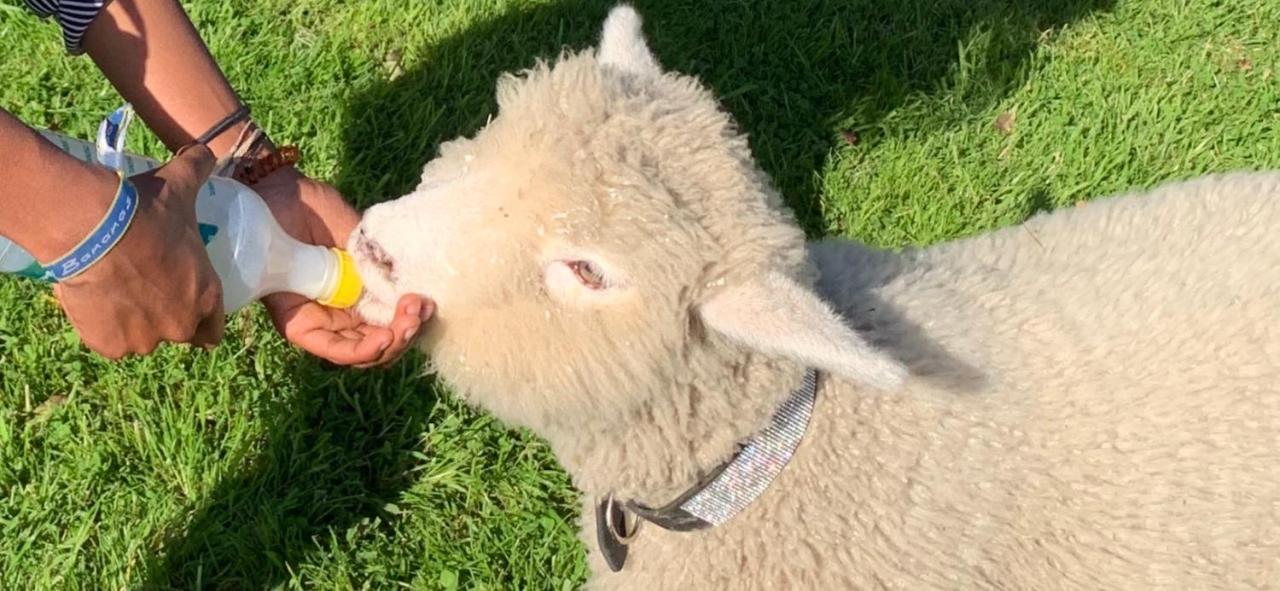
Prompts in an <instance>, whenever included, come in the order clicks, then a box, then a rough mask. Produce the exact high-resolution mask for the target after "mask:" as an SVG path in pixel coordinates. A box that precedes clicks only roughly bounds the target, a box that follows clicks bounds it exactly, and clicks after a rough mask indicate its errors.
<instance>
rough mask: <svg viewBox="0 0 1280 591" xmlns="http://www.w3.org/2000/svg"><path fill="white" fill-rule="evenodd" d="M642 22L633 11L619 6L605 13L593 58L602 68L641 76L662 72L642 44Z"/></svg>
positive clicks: (627, 6) (646, 46)
mask: <svg viewBox="0 0 1280 591" xmlns="http://www.w3.org/2000/svg"><path fill="white" fill-rule="evenodd" d="M642 24H643V23H642V21H641V19H640V15H639V14H638V13H637V12H636V11H635V9H634V8H632V7H631V6H629V5H627V4H619V5H618V6H615V7H614V9H613V10H611V11H609V17H608V18H606V19H605V21H604V33H603V34H601V36H600V49H599V50H598V51H597V53H596V58H597V59H598V60H599V62H600V64H601V65H603V66H612V67H614V68H617V69H619V70H621V71H623V72H628V73H632V74H643V75H656V74H660V73H662V68H660V67H659V66H658V60H657V59H654V57H653V52H651V51H649V45H648V44H647V43H645V40H644V32H643V31H642V30H641V25H642Z"/></svg>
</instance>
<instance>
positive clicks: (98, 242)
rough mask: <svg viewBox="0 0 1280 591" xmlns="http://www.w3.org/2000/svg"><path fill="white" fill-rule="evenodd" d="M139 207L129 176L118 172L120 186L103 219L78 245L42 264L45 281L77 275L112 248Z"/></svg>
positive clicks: (136, 194) (63, 279)
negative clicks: (126, 176) (53, 259)
mask: <svg viewBox="0 0 1280 591" xmlns="http://www.w3.org/2000/svg"><path fill="white" fill-rule="evenodd" d="M137 211H138V190H137V189H136V188H135V187H134V186H133V183H131V182H129V179H127V178H124V175H120V187H119V188H118V189H117V190H116V198H115V200H114V201H112V202H111V208H110V209H108V210H107V215H106V216H105V217H103V218H102V223H100V224H98V227H97V228H95V229H94V230H93V232H91V233H90V234H89V236H88V237H86V238H85V239H84V240H82V241H81V242H80V245H79V246H76V247H75V248H73V249H71V250H70V251H69V252H68V253H67V254H65V255H62V256H61V257H59V258H58V259H57V260H55V261H53V262H52V263H49V264H47V265H43V266H44V268H45V279H46V280H48V281H66V280H68V279H71V278H72V277H75V276H76V275H79V274H81V273H83V272H85V271H86V270H88V269H89V267H92V266H93V265H94V264H95V263H97V262H98V261H100V260H102V257H104V256H106V255H107V253H109V252H111V249H112V248H115V245H116V244H119V242H120V239H121V238H122V237H124V233H125V231H126V230H128V229H129V224H130V223H132V222H133V215H134V214H135V213H137Z"/></svg>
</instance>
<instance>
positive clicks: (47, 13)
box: [26, 0, 108, 54]
mask: <svg viewBox="0 0 1280 591" xmlns="http://www.w3.org/2000/svg"><path fill="white" fill-rule="evenodd" d="M107 1H108V0H26V2H27V7H28V8H30V9H31V10H32V11H34V12H35V13H36V14H38V15H40V16H42V17H53V18H54V19H55V20H57V21H58V25H59V26H61V27H62V41H63V43H65V44H66V46H67V51H68V52H69V53H72V54H79V53H83V52H84V49H83V48H82V47H80V42H81V41H82V40H83V39H84V32H85V30H86V29H88V28H89V23H92V22H93V19H94V18H96V17H97V16H98V13H99V12H101V11H102V6H103V5H104V4H106V3H107Z"/></svg>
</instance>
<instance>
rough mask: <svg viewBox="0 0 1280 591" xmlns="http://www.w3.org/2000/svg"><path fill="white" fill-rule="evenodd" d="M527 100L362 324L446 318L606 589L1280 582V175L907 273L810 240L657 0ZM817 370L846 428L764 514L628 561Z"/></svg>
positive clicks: (423, 231)
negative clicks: (555, 490) (413, 299)
mask: <svg viewBox="0 0 1280 591" xmlns="http://www.w3.org/2000/svg"><path fill="white" fill-rule="evenodd" d="M498 103H499V110H500V112H499V114H498V116H497V117H496V118H494V119H493V120H492V122H491V123H490V124H488V125H487V126H486V127H485V129H484V130H482V131H481V132H480V133H479V134H477V136H476V137H475V138H472V139H463V140H458V141H455V142H451V143H450V144H448V145H446V146H444V147H442V150H441V155H440V157H439V158H437V159H436V160H434V161H433V162H432V163H430V164H429V165H428V166H427V168H426V169H425V170H424V173H423V182H422V184H421V185H420V186H419V187H418V189H417V190H415V192H414V193H413V194H411V195H408V196H406V197H405V198H403V199H399V200H397V201H395V202H393V203H387V204H383V205H379V206H377V207H375V208H374V209H372V210H370V211H369V212H368V213H367V214H366V216H365V218H364V220H363V221H362V223H361V229H360V231H359V232H358V233H356V234H355V239H354V241H353V244H352V245H351V248H350V250H351V251H352V252H353V253H355V254H356V257H357V259H358V261H359V262H360V264H361V269H362V274H363V275H365V279H366V286H367V287H368V290H367V291H366V295H367V296H368V297H366V298H365V300H364V302H363V303H362V307H361V312H362V313H363V314H366V315H367V316H369V317H371V318H373V319H375V320H377V319H382V320H386V319H387V318H388V317H389V314H390V312H389V311H390V307H389V305H388V304H387V303H388V302H394V301H396V296H397V295H398V294H400V293H404V292H417V293H425V294H428V295H430V296H432V297H433V298H435V299H436V301H437V302H438V303H439V308H438V310H439V313H438V314H437V316H436V318H435V320H434V321H433V324H432V325H431V327H430V328H429V330H428V332H427V338H426V341H425V347H426V348H427V349H428V350H429V351H430V353H431V354H432V358H433V361H434V365H435V366H436V368H437V369H438V370H439V372H440V374H441V375H442V376H444V377H445V378H447V379H448V380H449V381H450V383H451V384H453V385H454V387H455V388H456V390H457V391H458V392H459V393H461V394H462V395H463V396H466V397H467V398H468V399H469V400H471V401H472V402H473V403H475V404H477V405H479V406H481V407H483V408H485V409H486V410H488V411H489V412H492V413H493V414H495V415H497V416H498V417H500V418H501V419H503V420H506V421H509V422H511V423H513V424H517V425H521V426H525V427H528V428H530V429H533V430H534V431H536V432H537V433H538V434H540V435H542V436H543V437H545V438H546V439H547V440H548V441H549V442H550V444H551V445H552V446H553V448H554V449H555V452H556V455H557V457H558V458H559V459H560V461H561V463H562V464H563V465H564V467H565V468H566V469H567V470H568V471H569V472H570V473H571V474H572V475H573V479H574V483H575V484H576V485H577V486H578V488H580V489H581V490H582V491H583V493H584V501H585V502H586V503H587V508H588V510H587V511H585V512H584V513H583V516H584V522H585V523H584V526H585V527H584V533H583V539H584V542H586V544H587V547H588V549H589V555H590V558H589V560H590V561H591V564H592V570H593V572H594V578H593V580H592V586H594V587H599V588H607V589H638V590H642V591H655V590H665V589H681V590H684V589H693V590H701V589H733V590H739V589H770V590H772V589H787V590H790V589H818V590H823V591H827V590H831V589H869V588H885V587H887V588H896V589H908V590H915V589H925V588H935V589H1028V590H1036V591H1040V590H1045V589H1060V588H1070V589H1081V590H1094V589H1152V588H1165V589H1204V588H1221V589H1227V588H1230V589H1239V588H1260V587H1265V586H1271V587H1276V586H1280V330H1277V328H1276V319H1275V315H1276V314H1277V313H1280V287H1277V286H1280V232H1278V230H1280V206H1278V205H1277V203H1280V174H1257V175H1239V176H1232V177H1223V178H1216V179H1215V178H1211V179H1206V180H1202V181H1199V182H1195V183H1191V184H1181V185H1172V186H1166V187H1164V188H1162V189H1160V190H1158V191H1157V192H1156V194H1153V195H1147V196H1141V197H1127V198H1123V199H1116V200H1105V201H1098V202H1095V203H1092V204H1090V205H1088V206H1086V207H1083V208H1072V209H1070V210H1067V211H1061V212H1056V213H1052V214H1047V215H1044V216H1040V217H1037V218H1035V219H1033V220H1031V221H1030V222H1028V223H1026V224H1025V225H1023V226H1022V227H1016V228H1010V229H1005V230H1001V231H997V232H994V233H991V234H987V235H985V236H981V237H977V238H973V239H969V240H964V241H959V242H956V243H952V244H946V245H941V246H937V247H934V248H930V249H926V250H924V251H921V252H914V253H908V254H902V255H894V254H889V253H880V252H873V251H870V250H867V249H864V248H861V247H858V246H856V245H851V244H824V245H816V246H811V247H806V245H805V243H804V235H803V233H802V232H801V231H800V230H799V229H798V228H797V227H796V225H795V223H794V220H793V219H792V218H791V216H790V214H789V212H787V211H786V210H785V208H783V207H782V203H781V199H780V198H779V197H778V195H777V193H776V192H775V191H774V190H773V189H772V188H770V186H769V183H768V179H767V178H766V177H765V176H764V175H763V174H762V173H761V172H760V171H759V169H758V167H757V166H756V165H755V163H754V162H753V160H752V157H751V153H750V150H749V147H748V145H747V142H746V140H745V138H743V137H742V136H741V134H739V133H738V132H737V131H736V129H735V128H734V126H733V125H732V122H731V121H730V119H729V117H728V116H727V115H726V114H724V113H723V112H722V111H721V110H720V109H718V107H717V105H716V103H715V101H714V99H713V97H712V96H711V95H710V93H708V92H706V90H705V89H704V88H702V87H701V85H699V84H698V83H697V81H696V80H693V79H691V78H688V77H684V76H679V75H676V74H672V73H668V72H664V71H662V70H661V68H660V67H659V66H658V65H657V62H656V60H655V59H654V57H653V56H652V55H651V54H650V53H649V51H648V49H647V47H646V45H645V43H644V40H643V38H642V36H641V34H640V23H639V19H638V17H636V15H635V14H634V12H632V11H630V10H628V9H621V10H617V11H615V12H614V13H613V14H612V15H611V16H610V18H609V20H608V21H607V23H606V26H605V33H604V39H603V41H602V43H601V47H600V50H599V51H593V52H584V53H581V54H577V55H572V56H565V57H564V58H563V59H562V60H560V61H559V63H557V64H556V65H555V67H554V68H552V67H549V66H545V65H544V66H540V67H538V68H535V69H534V70H533V71H531V72H527V73H526V74H525V75H524V76H523V77H520V78H508V79H506V80H504V82H503V83H501V84H500V86H499V92H498ZM811 262H813V263H816V264H810V263H811ZM814 267H816V270H817V271H818V272H819V273H818V274H819V275H820V277H821V278H820V279H819V281H818V283H817V286H816V287H817V289H816V291H817V293H821V294H823V295H825V296H826V299H827V300H828V301H829V302H832V303H834V304H835V307H836V308H838V309H839V311H840V312H841V313H843V315H844V319H843V320H842V319H841V318H840V317H838V316H837V315H836V314H834V313H833V312H832V310H831V309H830V306H828V305H827V304H826V303H824V302H823V301H822V300H821V299H819V297H818V296H816V295H815V291H814V289H813V287H814V286H813V280H814V273H813V271H814V270H815V269H814ZM849 325H853V326H856V327H858V329H859V331H860V332H855V331H854V330H851V329H850V327H849ZM806 367H816V368H819V369H821V370H823V373H824V380H823V382H822V387H821V390H820V393H819V397H818V401H817V406H816V409H815V414H814V416H813V418H812V421H811V423H810V425H809V428H808V433H807V434H806V436H805V438H804V440H803V442H802V443H801V447H800V448H799V450H798V453H797V455H796V457H795V458H794V460H793V461H792V462H791V463H790V464H789V465H788V466H787V467H786V468H785V470H783V471H782V473H781V474H780V475H779V476H778V478H777V480H776V481H774V483H773V485H772V486H771V487H770V488H769V489H768V490H766V491H765V492H764V494H763V496H761V497H760V498H759V499H757V500H756V501H755V502H754V503H753V504H751V505H750V506H749V507H748V508H747V509H746V511H745V512H743V513H742V514H740V515H738V516H737V517H735V518H733V519H732V520H730V521H729V522H727V523H725V524H723V525H721V526H719V527H716V528H714V529H710V530H706V531H700V532H693V533H671V532H666V531H663V530H661V529H659V528H657V527H656V526H653V525H647V526H645V527H643V529H642V530H641V531H640V533H639V535H638V537H637V538H636V539H635V541H634V542H633V545H632V546H631V548H630V552H629V558H628V560H627V563H626V565H625V567H624V569H623V570H622V571H621V572H619V573H612V572H610V571H609V570H608V569H607V568H606V567H605V566H604V564H603V561H602V560H601V559H600V557H599V555H598V554H597V552H596V550H595V549H596V540H595V527H594V526H595V524H594V523H593V522H592V519H593V515H594V512H593V511H592V510H590V509H591V505H592V504H593V503H594V502H595V501H596V500H597V499H598V498H600V497H602V496H604V495H609V494H613V495H615V496H616V497H617V498H621V499H628V500H634V501H637V502H641V503H644V504H646V505H649V506H651V507H653V506H662V505H665V504H666V503H667V502H668V501H670V500H672V499H674V498H676V497H677V496H678V495H679V494H680V493H681V492H683V491H684V490H686V489H688V488H689V487H690V486H692V485H693V484H694V483H695V482H697V480H698V479H699V477H700V476H701V475H702V474H705V473H706V472H707V471H709V470H711V469H714V468H715V467H716V466H718V465H719V464H720V463H722V462H723V461H724V460H725V459H727V458H728V457H729V456H730V455H731V454H732V451H733V449H734V446H735V444H736V443H737V442H739V441H742V440H744V439H746V438H748V437H750V436H751V435H752V433H753V432H754V431H756V430H757V429H759V428H760V427H761V426H762V425H764V424H765V423H766V422H767V421H768V419H769V416H770V415H771V414H772V413H773V412H774V410H775V409H776V408H777V406H778V404H779V402H780V401H781V400H783V399H784V397H785V396H786V395H787V394H788V392H789V391H790V390H791V389H792V388H794V387H795V386H797V385H798V384H799V382H800V379H801V376H802V372H803V371H804V369H805V368H806ZM904 374H909V375H908V376H907V377H906V380H905V382H903V381H902V376H903V375H904ZM899 384H901V387H899V388H897V389H895V386H898V385H899Z"/></svg>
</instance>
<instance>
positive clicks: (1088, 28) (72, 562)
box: [0, 0, 1280, 589]
mask: <svg viewBox="0 0 1280 591" xmlns="http://www.w3.org/2000/svg"><path fill="white" fill-rule="evenodd" d="M0 2H3V3H0V80H3V81H4V83H3V84H2V85H0V107H3V108H5V109H7V110H9V111H11V112H13V113H15V114H16V115H18V116H19V117H21V118H22V119H24V120H25V121H27V122H29V123H31V124H33V125H37V126H53V127H56V128H58V129H62V130H64V131H66V132H69V133H72V134H74V135H78V136H81V137H90V135H91V132H92V131H93V130H94V129H95V127H96V124H97V121H98V118H99V117H101V116H102V115H103V114H105V113H107V112H109V111H110V109H112V108H114V107H115V106H117V104H118V101H119V99H118V98H117V97H116V96H115V95H114V93H113V91H112V90H111V89H110V87H109V86H107V85H106V84H105V83H104V82H103V81H102V80H101V79H100V78H99V76H98V75H97V73H96V71H95V69H94V68H93V65H92V63H91V62H89V61H88V60H87V59H83V58H80V59H69V58H67V57H65V56H63V55H62V53H61V50H60V44H59V39H58V35H57V34H56V32H55V30H54V29H53V28H52V27H51V26H50V25H48V24H47V23H42V22H39V21H37V20H36V19H34V18H32V17H30V16H29V15H27V14H25V13H24V12H23V11H22V10H20V9H19V8H17V4H16V0H0ZM637 4H638V7H639V8H640V10H641V12H642V14H644V15H645V16H646V18H647V21H648V22H647V27H646V28H647V29H648V31H649V33H650V35H651V37H652V40H653V45H654V47H655V49H656V50H657V53H658V54H659V57H660V59H661V60H662V61H663V62H664V64H665V65H667V66H668V67H670V68H673V69H677V70H681V71H684V72H689V73H693V74H696V75H698V76H700V77H701V78H702V79H703V80H705V81H706V82H707V83H708V84H710V85H711V86H712V87H713V88H714V89H715V90H716V92H717V93H718V94H719V95H720V96H722V97H724V99H725V103H726V105H727V107H728V108H729V109H730V110H731V111H732V112H733V113H734V114H735V115H736V116H737V117H738V119H739V121H740V122H741V124H742V126H743V128H744V129H745V130H746V131H748V132H749V133H750V134H751V137H752V143H753V147H754V149H755V151H756V154H757V157H758V158H759V161H760V162H761V164H762V166H764V168H765V169H766V170H767V171H768V172H769V173H770V174H771V175H773V176H774V178H775V179H776V181H777V183H778V184H779V186H780V187H782V189H783V191H784V193H785V195H786V197H787V199H788V201H789V203H790V204H791V205H792V206H793V207H794V208H795V209H796V211H797V212H798V213H799V215H800V218H801V220H802V222H803V223H804V225H805V226H806V229H807V230H808V231H809V232H810V233H811V234H812V235H815V236H817V235H823V234H841V235H846V236H852V237H857V238H859V239H862V240H866V241H869V242H872V243H875V244H882V245H890V246H898V245H905V244H926V243H931V242H936V241H939V240H945V239H948V238H953V237H957V236H961V235H965V234H970V233H973V232H978V231H981V230H985V229H989V228H993V227H997V226H1001V225H1006V224H1010V223H1015V222H1017V221H1019V220H1022V219H1024V218H1026V217H1027V216H1028V215H1030V214H1032V213H1034V212H1036V211H1039V210H1043V209H1048V208H1055V207H1061V206H1070V205H1072V204H1074V203H1076V202H1079V201H1082V200H1087V199H1090V198H1094V197H1097V196H1101V195H1106V194H1109V193H1113V192H1116V191H1120V190H1124V189H1127V188H1132V187H1142V186H1150V185H1152V184H1155V183H1158V182H1161V181H1164V180H1168V179H1175V178H1185V177H1188V176H1192V175H1195V174H1198V173H1202V172H1208V171H1220V170H1228V169H1235V168H1264V167H1280V83H1277V81H1276V76H1277V69H1280V26H1277V25H1276V23H1280V3H1277V2H1274V0H1234V1H1231V2H1223V1H1221V0H1141V1H1139V0H1115V1H1114V2H1113V1H1111V0H1002V1H997V0H899V1H897V2H885V1H883V0H846V1H844V2H832V1H830V0H736V1H726V2H718V3H705V2H700V1H696V0H652V1H647V0H638V1H637ZM187 5H188V8H189V10H190V11H191V13H192V16H193V19H194V20H195V21H196V24H197V26H198V27H199V29H200V30H201V31H202V32H203V33H204V35H205V36H206V38H207V40H208V41H209V43H210V45H211V47H212V49H213V52H214V54H215V55H216V56H217V57H218V58H219V60H220V62H221V63H222V64H223V67H224V68H225V69H226V70H227V72H228V75H229V77H230V78H231V79H232V80H233V82H234V83H235V84H236V86H237V87H238V89H239V90H240V91H241V92H242V94H243V95H244V96H245V97H246V98H247V99H248V100H249V101H250V102H251V103H252V104H253V105H254V109H255V113H256V114H258V116H259V118H260V119H261V120H262V121H263V122H264V123H265V125H266V127H267V128H268V129H269V130H270V131H271V132H272V134H273V135H274V136H275V137H276V138H278V139H280V140H284V141H289V142H298V143H300V144H301V145H302V146H303V148H304V153H305V155H306V162H305V166H304V168H305V169H306V170H307V171H308V172H309V173H311V174H313V175H316V176H319V177H322V178H325V179H328V180H331V181H333V182H335V183H336V184H337V186H338V187H339V188H340V189H342V191H343V192H344V194H346V195H347V196H348V197H349V198H350V199H351V200H352V201H353V202H354V203H356V204H358V205H360V206H367V205H370V204H372V203H375V202H377V201H379V200H382V199H386V198H390V197H394V196H396V195H398V194H400V193H403V192H405V191H407V190H408V189H410V188H411V187H412V186H413V184H414V182H415V178H416V175H417V172H418V170H419V169H420V167H421V165H422V164H423V162H425V161H426V160H427V159H428V158H429V157H430V156H431V155H432V153H433V150H434V147H435V146H436V145H437V144H438V143H439V142H440V141H442V140H445V139H449V138H451V137H454V136H456V135H459V134H464V133H470V132H473V131H474V130H476V129H477V128H478V127H479V126H480V125H482V124H483V122H484V121H485V118H486V117H487V116H488V115H489V114H490V113H491V112H492V110H493V101H492V89H493V82H494V80H495V78H496V77H497V75H498V74H499V73H500V72H502V71H506V70H510V69H514V68H519V67H522V66H526V65H529V64H531V63H532V61H533V59H534V58H535V57H536V56H553V55H555V53H556V52H557V51H558V50H559V48H561V47H562V46H565V45H568V46H571V47H583V46H585V45H587V44H588V43H590V41H591V40H592V39H593V38H594V36H595V35H596V31H597V29H598V27H599V24H600V21H601V19H602V18H603V15H604V14H605V13H606V11H607V8H608V4H607V3H600V2H585V1H582V0H565V1H557V0H489V1H483V2H481V1H474V2H465V1H455V2H446V1H443V0H423V1H413V2H406V1H404V0H362V1H359V2H337V1H332V0H326V1H321V0H255V1H249V0H223V1H212V0H209V1H200V2H190V3H188V4H187ZM710 5H714V6H710ZM1002 114H1006V115H1005V117H1003V118H1002V119H1003V120H1011V125H1005V126H1004V127H1005V129H1004V130H1003V131H1001V130H998V129H997V128H996V126H995V121H996V120H997V118H1001V115H1002ZM139 129H141V128H140V127H139ZM850 132H852V133H850ZM853 134H856V135H857V141H856V142H850V141H848V140H847V139H846V138H852V136H853ZM131 142H132V144H131V147H132V149H134V150H135V151H141V152H146V153H149V154H151V155H157V156H158V155H161V154H162V153H161V152H160V148H159V144H158V143H157V142H156V141H155V139H154V138H152V137H148V136H147V135H145V134H142V133H136V134H133V137H132V138H131ZM0 215H3V214H2V213H0ZM420 362H421V359H420V358H413V359H409V360H406V361H405V362H403V363H401V364H399V365H398V366H396V367H395V368H393V369H390V370H387V371H380V372H355V371H342V370H336V369H333V368H329V367H325V366H323V365H321V364H319V363H317V362H315V361H314V360H311V359H308V358H306V357H304V356H303V355H301V354H299V353H297V352H296V351H293V350H291V349H290V348H289V347H288V346H287V345H286V344H285V343H283V342H282V341H281V340H280V339H279V338H278V337H276V336H275V335H274V334H273V333H272V332H271V331H270V329H269V328H268V325H267V323H266V322H265V318H264V316H263V314H262V312H261V310H260V309H252V310H249V311H248V312H246V313H243V314H240V315H238V316H236V317H234V318H233V319H232V320H231V321H230V327H229V330H228V337H227V340H226V342H225V343H224V344H223V345H222V346H221V347H219V348H218V349H217V350H215V351H212V352H192V351H188V350H186V349H183V348H180V347H166V348H163V349H162V350H161V351H160V352H158V353H157V354H156V355H154V356H153V357H150V358H147V359H139V360H131V361H127V362H124V363H119V364H110V363H105V362H103V361H100V360H98V359H95V358H94V357H93V356H91V355H90V354H88V353H87V352H86V351H85V350H84V349H83V348H82V347H80V346H79V344H78V343H77V341H76V338H75V336H74V333H72V332H71V331H70V330H69V328H68V326H67V324H66V323H65V322H64V321H63V320H62V319H61V317H60V315H59V313H58V310H57V307H56V304H55V303H54V302H53V301H52V300H51V299H50V297H49V295H48V293H47V291H46V290H44V289H42V288H40V287H38V286H35V285H32V284H31V283H28V282H23V281H18V280H13V279H0V588H5V589H14V588H26V589H119V588H179V589H187V588H192V587H202V586H204V587H212V588H227V589H241V588H277V587H281V588H304V587H305V588H323V589H350V588H368V589H389V588H398V587H407V588H421V589H441V588H443V589H449V588H488V589H499V588H503V589H505V588H529V589H563V588H571V587H574V586H576V585H577V583H579V582H580V581H582V580H583V578H584V577H585V571H584V567H583V563H582V557H583V549H582V547H581V546H580V545H579V543H578V542H577V541H576V538H575V531H576V526H575V524H574V521H575V515H576V504H577V498H576V494H575V493H574V492H573V490H572V488H571V486H570V482H569V479H568V478H567V477H566V476H565V475H564V474H563V473H561V472H560V471H559V470H558V468H557V467H556V464H555V461H554V459H553V458H552V457H551V456H550V454H549V453H548V450H547V448H546V446H545V445H543V444H542V443H541V442H540V441H538V440H537V438H535V437H532V436H530V435H528V434H525V433H520V432H514V431H510V430H508V429H506V428H505V427H503V426H502V425H499V424H496V423H495V422H493V421H492V420H490V419H489V418H487V417H484V416H483V415H480V414H477V413H475V412H473V411H470V410H468V409H466V408H465V407H464V406H463V405H461V404H460V403H459V402H457V401H456V400H455V399H454V398H452V397H451V396H450V394H449V393H448V392H446V391H444V390H443V389H442V388H440V387H438V386H437V385H435V384H434V383H433V382H432V381H431V380H430V379H428V378H423V377H421V376H420V375H419V374H418V371H417V369H416V368H417V367H419V366H420Z"/></svg>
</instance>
